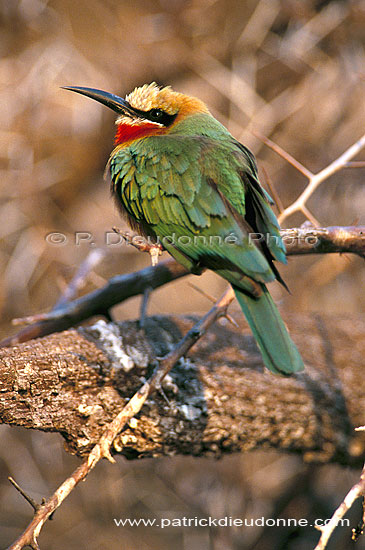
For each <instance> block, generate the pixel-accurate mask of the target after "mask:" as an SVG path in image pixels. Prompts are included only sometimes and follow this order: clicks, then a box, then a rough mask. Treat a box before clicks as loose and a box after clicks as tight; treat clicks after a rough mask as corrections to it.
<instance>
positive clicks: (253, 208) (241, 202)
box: [65, 83, 304, 374]
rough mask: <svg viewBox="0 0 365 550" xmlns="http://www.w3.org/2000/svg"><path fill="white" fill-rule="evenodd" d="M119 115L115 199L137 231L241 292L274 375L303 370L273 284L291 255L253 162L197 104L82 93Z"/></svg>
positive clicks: (151, 92)
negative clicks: (270, 285) (279, 267)
mask: <svg viewBox="0 0 365 550" xmlns="http://www.w3.org/2000/svg"><path fill="white" fill-rule="evenodd" d="M65 88H66V89H67V90H71V91H74V92H78V93H80V94H83V95H85V96H88V97H91V98H92V99H95V100H96V101H99V102H100V103H103V104H104V105H106V106H107V107H110V108H111V109H112V110H113V111H115V112H116V113H117V114H118V118H117V120H116V125H117V131H116V137H115V149H114V150H113V152H112V154H111V156H110V160H109V170H110V175H111V180H112V185H111V189H112V194H113V195H114V197H115V199H116V202H117V205H118V207H119V209H120V210H121V212H122V213H123V214H124V216H125V217H126V218H127V221H128V222H129V224H130V226H131V227H132V228H133V230H135V231H138V232H139V234H140V235H144V236H147V237H149V238H150V239H153V240H154V241H156V242H162V244H163V247H164V248H165V249H166V250H167V251H168V252H169V253H170V254H171V256H173V257H174V258H175V259H176V260H177V261H178V262H180V263H181V264H183V265H184V266H185V267H187V268H188V269H189V270H190V271H191V272H193V273H199V272H201V271H202V270H203V269H204V268H208V269H211V270H213V271H214V272H215V273H217V274H218V275H220V276H221V277H223V278H224V279H226V280H227V281H229V282H230V283H231V285H232V286H233V289H234V291H235V294H236V297H237V300H238V302H239V304H240V306H241V309H242V311H243V313H244V314H245V316H246V319H247V321H248V323H249V325H250V327H251V330H252V332H253V334H254V336H255V338H256V341H257V343H258V345H259V348H260V350H261V354H262V357H263V360H264V363H265V365H266V366H267V367H268V368H269V369H270V370H271V371H272V372H274V373H281V374H290V373H293V372H297V371H300V370H302V369H303V367H304V366H303V361H302V359H301V356H300V354H299V352H298V350H297V348H296V346H295V344H294V343H293V341H292V340H291V338H290V336H289V334H288V331H287V329H286V327H285V325H284V322H283V320H282V318H281V316H280V314H279V311H278V310H277V308H276V306H275V304H274V302H273V300H272V298H271V296H270V294H269V292H268V290H267V288H266V286H265V283H269V282H270V281H273V280H274V279H277V280H279V281H280V282H282V283H283V281H282V279H281V277H280V275H279V273H278V271H277V269H276V267H275V266H274V263H273V261H274V260H278V261H279V262H282V263H286V256H285V252H286V251H285V246H284V244H283V242H282V240H281V237H280V233H279V225H278V222H277V220H276V217H275V215H274V213H273V211H272V210H271V207H270V204H272V200H271V198H270V196H269V195H268V194H267V193H266V191H265V190H264V189H263V188H262V187H261V185H260V182H259V179H258V173H257V166H256V162H255V158H254V156H253V154H252V153H251V152H250V151H249V150H248V149H247V148H246V147H245V146H244V145H241V144H240V143H239V142H238V141H236V140H235V139H234V138H233V136H232V135H231V134H230V133H229V132H228V130H227V129H226V128H225V127H224V126H222V124H220V123H219V122H218V121H217V120H216V119H215V118H214V117H213V116H212V115H211V114H210V112H209V111H208V108H207V107H206V105H205V104H204V103H203V102H202V101H200V100H199V99H196V98H194V97H190V96H187V95H184V94H182V93H178V92H175V91H173V90H172V89H171V88H170V87H169V86H168V87H164V88H160V87H159V86H157V85H156V84H155V83H152V84H149V85H147V84H146V85H144V86H142V87H139V88H136V89H135V90H133V91H132V92H131V93H130V94H129V95H127V96H126V98H125V99H123V98H121V97H118V96H116V95H113V94H110V93H108V92H104V91H101V90H95V89H92V88H82V87H75V86H67V87H65Z"/></svg>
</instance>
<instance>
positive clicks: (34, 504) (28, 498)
mask: <svg viewBox="0 0 365 550" xmlns="http://www.w3.org/2000/svg"><path fill="white" fill-rule="evenodd" d="M8 480H9V481H10V483H11V484H12V485H13V487H15V489H16V490H17V491H18V493H20V494H21V495H22V497H23V498H25V500H26V501H27V502H29V504H30V505H31V507H32V508H33V510H34V512H38V510H39V509H40V507H41V506H42V504H43V502H42V504H38V502H36V501H35V500H34V499H33V498H32V497H31V496H30V495H28V493H26V492H25V491H24V489H22V488H21V487H20V485H18V483H17V482H16V481H15V479H14V478H12V477H11V476H9V477H8Z"/></svg>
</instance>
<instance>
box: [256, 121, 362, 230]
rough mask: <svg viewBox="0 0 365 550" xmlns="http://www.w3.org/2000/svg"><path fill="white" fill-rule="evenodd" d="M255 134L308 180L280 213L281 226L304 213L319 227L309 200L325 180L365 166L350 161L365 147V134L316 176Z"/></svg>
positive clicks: (268, 140)
mask: <svg viewBox="0 0 365 550" xmlns="http://www.w3.org/2000/svg"><path fill="white" fill-rule="evenodd" d="M253 133H254V135H256V136H257V137H258V138H259V139H261V141H262V142H263V143H265V144H266V145H267V146H268V147H270V149H272V150H273V151H275V152H276V153H277V154H278V155H280V156H281V157H282V158H284V159H285V160H286V161H287V162H288V163H289V164H291V165H292V166H294V168H296V169H297V170H298V172H300V173H301V174H303V175H304V176H305V177H306V178H307V179H308V185H307V186H306V188H305V189H304V191H303V192H302V193H301V195H300V196H299V197H298V198H297V199H296V200H295V201H294V202H293V203H292V204H290V205H289V206H287V207H286V208H285V209H284V210H283V211H281V212H280V214H279V216H278V220H279V223H280V224H281V223H282V222H283V221H284V220H285V219H286V218H288V217H289V216H291V215H292V214H294V213H295V212H302V213H303V214H304V215H305V216H306V218H307V219H308V220H309V221H310V222H311V223H312V224H313V225H314V226H319V225H320V223H319V222H318V220H317V219H316V218H315V217H314V216H313V214H312V213H311V212H310V211H309V210H308V208H307V201H308V199H309V198H310V197H311V196H312V195H313V193H314V191H315V190H316V189H317V188H318V187H319V186H320V185H321V184H322V183H323V182H324V181H325V180H327V179H328V178H329V177H330V176H332V175H333V174H335V173H336V172H339V171H340V170H342V169H344V168H361V167H362V166H363V162H362V161H359V162H357V163H351V162H350V161H351V159H353V158H354V157H355V156H356V155H357V154H358V153H359V152H360V151H361V150H362V149H363V148H364V147H365V134H364V135H362V136H361V137H360V138H359V139H358V140H357V141H356V142H355V143H354V144H353V145H351V147H349V148H348V149H347V150H346V151H345V152H344V153H342V155H340V156H339V157H338V158H337V159H335V160H334V161H333V162H331V163H330V164H329V165H328V166H326V167H325V168H323V170H320V171H319V172H317V174H314V173H313V172H311V170H308V168H306V167H305V166H303V164H301V163H300V162H299V161H297V160H296V159H295V158H294V157H292V156H291V155H290V154H289V153H288V152H287V151H285V150H284V149H282V148H281V147H280V146H279V145H277V144H276V143H274V142H273V141H271V140H270V139H269V138H267V137H266V136H263V135H262V134H261V133H260V132H258V131H257V130H255V131H253Z"/></svg>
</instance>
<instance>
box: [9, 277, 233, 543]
mask: <svg viewBox="0 0 365 550" xmlns="http://www.w3.org/2000/svg"><path fill="white" fill-rule="evenodd" d="M233 299H234V291H233V289H231V287H229V289H228V290H227V291H226V292H225V293H224V295H223V296H222V298H221V299H220V300H218V301H217V302H216V304H215V305H214V306H213V307H212V309H211V310H210V311H209V312H208V313H207V314H206V315H205V316H204V317H203V318H202V319H201V321H198V322H197V323H196V325H194V326H193V327H192V328H191V329H190V330H189V331H188V333H187V334H186V336H185V337H184V338H183V339H182V340H181V341H180V342H179V343H178V344H177V345H176V346H175V347H174V348H173V349H172V350H171V352H170V353H168V354H167V355H166V357H165V358H164V359H162V360H161V361H160V362H159V364H158V367H157V368H156V370H155V372H154V373H153V374H152V376H151V377H150V378H149V380H147V382H145V383H144V384H143V385H142V387H141V388H139V389H138V390H137V392H136V393H135V394H134V395H133V397H132V398H131V399H130V400H129V401H128V403H127V404H126V405H125V406H124V407H123V409H122V410H121V411H120V412H119V413H118V414H117V416H116V417H115V418H113V420H112V422H110V423H109V424H108V425H107V427H106V429H105V430H104V431H103V432H102V435H101V437H100V439H99V441H98V442H97V443H96V445H95V446H94V447H93V448H92V450H91V452H90V453H89V454H88V456H87V458H86V459H85V460H84V461H83V463H82V464H81V465H80V466H79V467H78V468H77V469H76V470H75V471H74V472H73V473H72V474H71V476H69V477H68V478H67V479H66V480H65V481H64V482H63V483H62V484H61V485H60V487H58V489H57V490H56V491H55V492H54V494H53V495H52V496H51V497H50V498H49V499H48V500H47V501H46V502H44V503H42V504H41V505H36V504H34V502H33V501H32V499H30V498H29V497H28V495H26V494H25V493H24V491H23V490H22V489H21V488H20V487H19V486H17V484H16V483H15V482H14V481H12V483H13V484H14V485H15V486H16V488H17V490H18V491H20V492H21V494H23V496H24V497H25V498H26V500H28V502H30V503H31V504H32V506H33V507H34V509H35V515H34V518H33V520H32V521H31V522H30V524H29V525H28V527H27V528H26V529H25V531H24V532H23V533H22V535H21V536H20V537H19V538H18V539H17V541H16V542H15V543H14V544H12V545H11V546H10V548H9V550H22V548H24V547H25V546H31V548H33V549H34V550H39V546H38V536H39V534H40V532H41V529H42V527H43V525H44V523H45V522H46V521H47V519H48V518H49V517H50V516H51V515H52V514H53V513H54V512H55V510H56V509H57V508H59V506H60V505H61V504H62V502H63V501H64V500H65V498H66V497H67V496H68V495H69V494H70V493H71V491H72V490H73V489H74V488H75V487H76V485H77V484H78V483H80V481H83V480H84V479H85V478H86V476H87V475H88V474H89V473H90V471H91V470H92V469H93V468H94V467H95V466H96V464H97V463H98V462H99V460H100V459H101V458H107V459H108V460H110V461H111V462H115V461H114V458H113V457H112V455H111V453H110V448H111V445H112V444H113V441H114V440H115V438H116V436H117V435H118V433H119V432H120V431H121V430H122V429H123V428H124V426H125V425H126V424H127V422H128V421H132V419H134V418H133V417H134V416H135V415H136V414H138V413H139V412H140V410H141V409H142V407H143V405H144V403H145V402H146V399H147V398H148V397H149V396H150V395H151V394H152V393H153V392H154V390H156V389H158V388H160V387H161V382H162V381H163V380H164V378H165V376H166V375H167V374H168V373H169V371H170V370H171V369H172V367H173V366H174V365H175V364H176V362H177V361H178V360H179V359H180V358H181V357H182V356H183V355H184V354H185V353H186V352H188V351H189V349H190V348H191V347H192V346H193V345H194V344H195V342H197V341H198V340H199V338H201V337H202V336H203V335H204V334H205V332H206V331H207V330H208V329H209V327H210V326H211V325H212V324H213V323H214V322H215V321H216V319H218V318H219V317H221V316H224V315H225V314H226V311H227V308H228V306H229V304H230V303H231V302H232V300H233Z"/></svg>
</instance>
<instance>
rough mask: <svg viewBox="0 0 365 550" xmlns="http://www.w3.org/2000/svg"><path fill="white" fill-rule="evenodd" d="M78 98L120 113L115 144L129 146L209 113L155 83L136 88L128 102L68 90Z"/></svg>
mask: <svg viewBox="0 0 365 550" xmlns="http://www.w3.org/2000/svg"><path fill="white" fill-rule="evenodd" d="M64 88H65V89H66V90H71V91H73V92H77V93H79V94H82V95H85V96H87V97H91V98H92V99H95V100H96V101H99V102H100V103H103V104H104V105H106V106H107V107H110V108H111V109H112V110H113V111H115V112H116V113H118V118H117V120H116V125H117V133H116V136H115V143H116V144H118V145H119V144H123V145H124V144H127V143H130V142H132V141H134V140H135V139H139V138H142V137H146V136H150V135H159V134H166V133H168V132H169V131H170V130H171V129H172V127H174V126H175V125H176V124H177V123H178V122H181V121H182V120H184V119H185V118H186V117H189V116H191V115H194V114H197V113H209V111H208V109H207V107H206V105H205V104H204V103H203V102H202V101H200V100H199V99H196V98H195V97H190V96H187V95H184V94H181V93H179V92H175V91H174V90H173V89H172V88H170V86H166V87H164V88H160V87H159V86H157V84H156V83H155V82H152V84H145V85H144V86H141V87H139V88H135V89H134V90H133V92H131V93H130V94H128V95H127V96H126V97H125V99H123V98H121V97H119V96H117V95H113V94H110V93H109V92H104V91H102V90H95V89H93V88H81V87H77V86H65V87H64Z"/></svg>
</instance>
